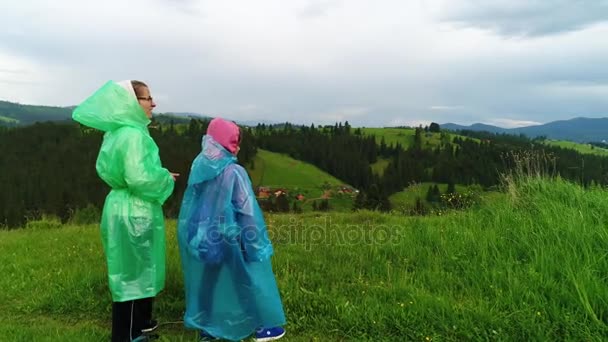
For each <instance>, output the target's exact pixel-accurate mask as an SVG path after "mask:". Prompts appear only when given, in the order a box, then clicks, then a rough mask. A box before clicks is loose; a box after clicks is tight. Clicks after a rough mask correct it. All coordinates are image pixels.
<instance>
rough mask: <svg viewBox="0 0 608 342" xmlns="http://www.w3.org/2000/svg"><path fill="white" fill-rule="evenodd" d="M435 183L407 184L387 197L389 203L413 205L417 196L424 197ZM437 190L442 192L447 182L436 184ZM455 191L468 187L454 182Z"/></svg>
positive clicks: (445, 188)
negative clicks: (404, 187) (401, 189)
mask: <svg viewBox="0 0 608 342" xmlns="http://www.w3.org/2000/svg"><path fill="white" fill-rule="evenodd" d="M432 185H435V183H417V184H413V185H411V186H408V187H407V188H406V189H404V190H403V191H400V192H397V193H395V194H393V195H391V196H390V197H389V200H390V201H391V204H392V205H393V206H395V207H399V206H410V205H413V204H414V202H415V201H416V198H417V197H420V198H421V199H423V200H424V199H425V197H426V193H427V191H428V190H429V187H430V186H432ZM438 187H439V191H441V193H442V194H444V193H445V192H446V190H447V188H448V185H447V184H438ZM455 187H456V192H464V191H466V190H467V188H468V187H466V186H463V185H460V184H456V185H455Z"/></svg>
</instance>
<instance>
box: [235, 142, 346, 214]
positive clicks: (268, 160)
mask: <svg viewBox="0 0 608 342" xmlns="http://www.w3.org/2000/svg"><path fill="white" fill-rule="evenodd" d="M247 171H248V172H249V175H250V176H251V182H252V183H253V185H254V187H257V186H266V187H270V188H283V189H286V190H288V191H289V192H290V194H291V195H295V194H303V195H304V196H305V197H306V200H305V201H303V202H302V203H300V205H301V207H302V209H303V210H304V211H305V212H307V211H312V203H313V200H321V198H322V196H323V194H324V192H325V190H324V188H325V187H327V186H329V187H331V188H332V189H335V187H336V186H338V185H343V184H345V183H344V182H342V181H341V180H339V179H337V178H335V177H333V176H331V175H330V174H328V173H327V172H324V171H322V170H321V169H319V168H317V167H316V166H313V165H311V164H308V163H306V162H303V161H300V160H296V159H293V158H291V157H289V156H288V155H285V154H280V153H275V152H270V151H266V150H262V149H258V153H257V155H256V157H255V159H254V168H253V169H251V168H250V167H248V169H247ZM329 203H330V206H331V208H332V209H331V210H334V211H350V210H351V208H352V206H353V198H351V197H349V196H337V195H335V194H334V195H332V196H331V198H330V199H329ZM317 204H319V203H317Z"/></svg>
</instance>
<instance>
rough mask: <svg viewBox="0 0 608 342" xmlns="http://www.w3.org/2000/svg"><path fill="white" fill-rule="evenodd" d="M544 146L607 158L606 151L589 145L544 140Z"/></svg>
mask: <svg viewBox="0 0 608 342" xmlns="http://www.w3.org/2000/svg"><path fill="white" fill-rule="evenodd" d="M544 143H545V144H548V145H554V146H559V147H562V148H568V149H571V150H575V151H578V152H580V153H584V154H596V155H600V156H608V149H605V148H601V147H597V146H592V145H591V144H580V143H575V142H573V141H566V140H545V142H544Z"/></svg>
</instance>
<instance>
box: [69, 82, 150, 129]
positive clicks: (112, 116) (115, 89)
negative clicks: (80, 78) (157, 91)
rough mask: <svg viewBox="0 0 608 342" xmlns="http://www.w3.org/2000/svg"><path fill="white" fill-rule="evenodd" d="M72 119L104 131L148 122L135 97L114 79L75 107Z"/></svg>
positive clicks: (144, 124) (145, 124)
mask: <svg viewBox="0 0 608 342" xmlns="http://www.w3.org/2000/svg"><path fill="white" fill-rule="evenodd" d="M72 119H74V120H75V121H78V122H80V123H81V124H83V125H85V126H88V127H91V128H96V129H98V130H101V131H104V132H108V131H113V130H116V129H118V128H121V127H125V126H130V127H138V128H142V127H146V126H147V125H148V124H149V123H150V119H148V117H147V116H146V113H145V112H144V110H143V109H142V108H141V106H140V105H139V103H138V102H137V99H136V98H135V97H133V95H131V94H130V93H129V92H128V91H127V90H126V89H125V88H123V87H121V86H120V85H119V84H118V83H116V82H114V81H108V82H107V83H106V84H104V85H103V87H101V88H99V90H97V91H96V92H95V93H94V94H93V95H91V96H89V98H87V99H86V100H84V102H82V103H81V104H80V105H79V106H78V107H76V109H74V112H72Z"/></svg>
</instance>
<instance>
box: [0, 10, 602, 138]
mask: <svg viewBox="0 0 608 342" xmlns="http://www.w3.org/2000/svg"><path fill="white" fill-rule="evenodd" d="M55 3H60V4H55ZM606 37H608V0H588V1H587V0H495V1H492V0H427V1H425V0H407V1H406V0H256V1H251V0H221V1H219V0H216V1H211V0H200V1H197V0H145V1H144V0H129V1H125V0H104V1H85V0H61V1H48V0H20V1H2V3H1V4H0V99H3V100H8V101H14V102H20V103H25V104H45V105H60V106H67V105H73V104H78V103H79V102H81V101H82V100H83V99H84V98H86V97H87V96H88V95H90V94H91V93H92V92H94V91H95V90H96V89H97V88H98V87H99V86H101V85H102V84H103V83H104V82H105V81H107V80H110V79H113V80H122V79H140V80H143V81H145V82H147V83H148V84H149V85H150V87H151V90H152V95H153V96H154V97H155V99H156V102H157V104H158V107H157V112H166V111H178V112H197V113H203V114H206V115H210V116H223V117H227V118H230V119H233V120H270V121H290V122H294V123H304V124H310V123H311V122H314V123H333V122H336V121H345V120H348V121H349V122H350V123H351V125H353V126H367V127H370V126H390V125H418V124H426V123H430V122H432V121H434V122H438V123H445V122H455V123H460V124H471V123H474V122H483V123H488V124H495V125H498V126H502V127H515V126H523V125H530V124H536V123H545V122H549V121H554V120H560V119H569V118H573V117H578V116H586V117H605V116H608V40H607V38H606Z"/></svg>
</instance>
